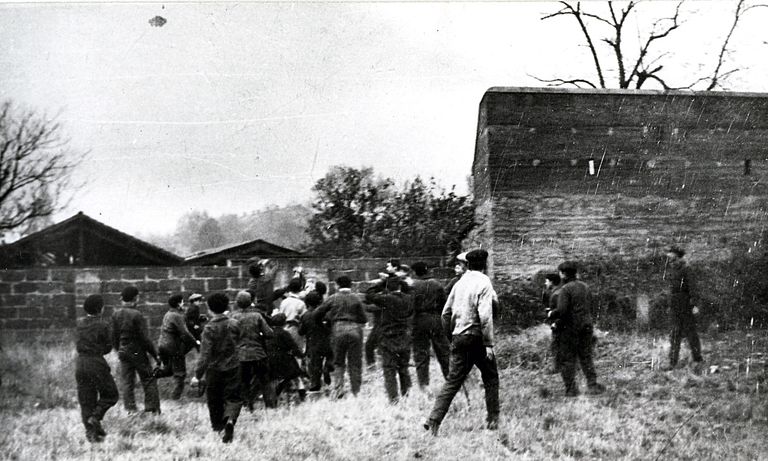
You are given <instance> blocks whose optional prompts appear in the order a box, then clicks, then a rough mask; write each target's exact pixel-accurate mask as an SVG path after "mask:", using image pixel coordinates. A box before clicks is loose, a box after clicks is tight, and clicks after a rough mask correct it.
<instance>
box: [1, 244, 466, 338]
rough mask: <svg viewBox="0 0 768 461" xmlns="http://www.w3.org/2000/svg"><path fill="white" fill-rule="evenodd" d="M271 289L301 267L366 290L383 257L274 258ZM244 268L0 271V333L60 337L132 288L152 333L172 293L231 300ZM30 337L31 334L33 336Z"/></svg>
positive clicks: (243, 283)
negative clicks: (86, 304)
mask: <svg viewBox="0 0 768 461" xmlns="http://www.w3.org/2000/svg"><path fill="white" fill-rule="evenodd" d="M417 259H422V260H424V261H427V262H428V263H429V264H430V265H432V266H433V267H436V268H437V269H436V270H435V273H436V275H437V276H441V277H445V276H446V274H449V273H450V271H451V270H450V269H449V268H440V266H443V263H444V261H443V260H442V259H441V258H414V259H413V260H410V259H409V260H403V261H402V262H404V263H412V262H415V261H416V260H417ZM276 261H277V263H278V272H277V274H276V277H275V286H276V287H280V286H284V285H285V284H287V282H288V280H289V279H290V276H291V270H292V268H293V267H295V266H302V267H304V270H305V273H306V275H307V277H312V278H315V279H317V280H322V281H324V282H327V283H329V285H330V287H331V288H332V289H333V283H332V282H331V281H332V280H334V279H335V278H336V277H338V276H339V275H342V274H346V275H349V276H350V277H351V278H352V279H353V280H354V281H355V288H356V289H358V290H362V289H364V288H366V287H367V286H368V285H367V281H369V280H372V279H374V278H376V277H377V274H378V272H380V271H382V270H383V268H384V266H385V264H386V261H387V260H386V259H385V258H371V259H319V258H290V259H278V260H276ZM249 278H250V276H249V275H248V269H247V267H245V266H233V267H191V266H177V267H146V268H141V267H138V268H137V267H130V268H127V267H123V268H120V267H94V268H39V269H38V268H35V269H26V270H2V271H0V331H3V335H4V336H9V335H10V333H12V332H16V333H15V334H14V335H15V336H16V337H21V336H23V335H24V334H25V332H28V331H31V330H35V331H39V330H48V331H50V332H55V331H57V332H62V331H64V330H67V329H70V328H72V327H73V326H74V324H75V320H76V318H77V317H78V316H81V315H83V312H82V309H81V306H82V304H83V301H84V300H85V298H86V297H87V296H88V295H90V294H94V293H98V294H101V295H102V296H104V301H105V304H106V307H105V315H110V314H111V313H112V311H113V309H114V307H115V306H119V305H120V292H121V291H122V290H123V288H125V287H126V286H128V285H135V286H136V287H137V288H138V289H139V291H140V293H141V295H140V296H141V297H140V305H141V310H142V312H144V313H145V315H146V316H147V318H148V320H149V324H150V327H151V328H157V327H159V326H160V323H161V321H162V317H163V314H164V313H165V311H166V310H167V308H168V307H167V301H168V298H169V297H170V296H171V295H172V294H174V293H183V294H185V295H189V294H191V293H193V292H197V293H201V294H210V293H212V292H224V293H226V294H227V295H228V296H229V297H230V299H234V297H235V295H236V294H237V292H238V291H240V290H242V289H245V288H246V287H247V286H248V280H249ZM33 336H34V335H33Z"/></svg>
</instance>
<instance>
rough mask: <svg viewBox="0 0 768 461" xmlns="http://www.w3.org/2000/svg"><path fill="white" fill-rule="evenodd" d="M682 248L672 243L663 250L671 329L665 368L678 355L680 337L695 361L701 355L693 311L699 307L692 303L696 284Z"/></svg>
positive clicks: (699, 359)
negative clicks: (667, 248)
mask: <svg viewBox="0 0 768 461" xmlns="http://www.w3.org/2000/svg"><path fill="white" fill-rule="evenodd" d="M684 257H685V250H683V249H682V248H680V247H679V246H677V245H673V246H671V247H670V248H669V250H668V251H667V270H666V279H667V280H668V282H669V317H670V323H671V324H672V333H671V335H670V340H669V342H670V344H669V369H672V368H674V367H675V366H676V365H677V361H678V359H679V358H680V342H681V341H682V339H683V337H685V338H686V339H687V340H688V347H690V348H691V356H692V357H693V361H694V362H695V363H696V364H699V363H701V362H702V361H703V360H704V359H703V357H702V356H701V342H700V341H699V335H698V333H697V332H696V317H695V316H696V314H698V313H699V309H698V308H697V307H696V305H695V302H694V301H695V297H696V295H697V293H696V285H695V283H694V280H693V277H692V276H691V271H690V269H689V267H688V263H687V262H686V260H685V259H683V258H684Z"/></svg>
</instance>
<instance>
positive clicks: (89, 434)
mask: <svg viewBox="0 0 768 461" xmlns="http://www.w3.org/2000/svg"><path fill="white" fill-rule="evenodd" d="M85 439H86V440H87V441H89V442H91V443H101V442H103V441H104V437H102V436H100V435H99V434H97V433H96V432H94V431H93V430H86V431H85Z"/></svg>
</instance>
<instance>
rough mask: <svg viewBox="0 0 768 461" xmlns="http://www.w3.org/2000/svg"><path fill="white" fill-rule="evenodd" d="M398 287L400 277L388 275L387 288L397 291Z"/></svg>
mask: <svg viewBox="0 0 768 461" xmlns="http://www.w3.org/2000/svg"><path fill="white" fill-rule="evenodd" d="M399 289H400V279H399V278H397V277H389V278H388V279H387V290H389V291H397V290H399Z"/></svg>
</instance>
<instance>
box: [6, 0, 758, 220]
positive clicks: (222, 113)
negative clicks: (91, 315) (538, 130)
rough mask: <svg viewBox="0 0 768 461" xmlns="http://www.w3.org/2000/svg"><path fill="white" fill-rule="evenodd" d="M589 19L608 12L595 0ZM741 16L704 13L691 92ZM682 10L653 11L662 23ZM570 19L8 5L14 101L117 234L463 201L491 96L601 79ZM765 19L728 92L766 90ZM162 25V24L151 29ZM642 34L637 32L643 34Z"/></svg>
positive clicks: (736, 45) (691, 31) (694, 31)
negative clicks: (270, 208) (424, 192)
mask: <svg viewBox="0 0 768 461" xmlns="http://www.w3.org/2000/svg"><path fill="white" fill-rule="evenodd" d="M588 4H589V6H593V5H594V6H602V4H597V3H596V2H589V3H588ZM733 6H734V3H733V2H715V3H709V2H693V3H691V4H689V6H688V7H687V8H688V9H689V10H690V9H694V10H696V11H697V13H696V14H695V15H691V14H688V15H686V17H687V20H688V23H687V24H685V25H684V26H683V27H681V29H680V30H679V31H677V32H679V33H677V32H676V35H675V37H673V41H670V42H668V43H669V45H670V47H671V48H672V50H671V51H672V52H673V54H672V56H671V58H672V59H674V61H675V62H677V63H679V65H678V66H673V65H672V64H668V65H667V68H668V69H670V68H671V67H674V69H670V71H671V73H670V74H668V75H670V76H674V77H677V78H674V77H673V78H671V80H672V83H676V84H684V83H689V82H690V80H691V77H692V76H695V75H698V73H699V72H701V71H703V70H702V69H699V64H701V63H703V62H705V63H707V64H711V63H712V62H713V60H712V56H709V59H707V56H705V55H703V53H704V52H706V51H710V52H712V51H713V50H714V49H715V47H716V43H717V42H718V41H719V40H720V39H721V38H722V37H723V35H724V34H725V33H726V32H727V29H728V27H729V26H730V23H729V22H728V21H730V16H729V15H730V11H731V10H732V8H733ZM673 7H674V3H671V2H655V3H651V4H648V5H644V8H643V9H642V10H641V11H642V13H643V14H644V15H645V16H646V17H648V18H651V17H654V16H658V15H660V14H663V13H664V12H668V11H670V9H671V8H673ZM557 8H558V6H557V4H554V3H544V2H526V3H522V2H518V3H428V4H414V3H231V4H229V3H218V4H216V3H202V4H197V3H169V4H160V3H152V4H146V3H144V4H130V3H118V4H3V5H0V99H11V100H12V101H14V102H15V103H17V104H19V105H21V106H23V107H27V108H32V109H35V110H38V111H40V112H44V113H47V114H51V115H56V114H58V117H59V120H61V121H62V122H63V125H64V130H65V132H66V133H67V134H68V135H69V136H70V137H71V139H72V146H73V147H74V148H76V149H79V150H87V151H89V152H90V155H89V157H88V159H87V161H86V162H85V163H84V164H83V165H82V166H81V167H80V168H79V170H78V172H77V178H78V180H87V185H86V187H85V188H83V189H82V190H81V191H79V193H78V194H77V195H76V196H75V197H74V199H73V201H72V202H71V205H70V206H69V208H68V209H67V210H66V211H65V212H64V213H61V214H60V215H58V216H56V220H57V221H58V220H61V219H65V218H67V217H69V216H70V215H71V214H73V213H76V212H77V211H80V210H82V211H84V212H85V213H87V214H89V215H91V216H92V217H95V218H96V219H99V220H101V221H102V222H104V223H106V224H108V225H111V226H113V227H116V228H118V229H120V230H122V231H125V232H128V233H132V234H136V235H147V234H150V233H164V232H170V231H171V230H173V228H174V227H175V225H176V221H177V219H178V218H179V217H180V216H181V215H182V214H183V213H185V212H188V211H190V210H193V209H199V210H206V211H208V212H209V213H210V214H212V215H214V216H218V215H220V214H223V213H242V212H248V211H253V210H256V209H259V208H262V207H264V206H267V205H270V204H276V205H285V204H289V203H294V202H302V201H306V200H308V199H309V198H310V197H311V191H310V188H311V186H312V184H313V183H314V182H315V181H316V180H317V179H318V178H320V177H322V176H323V175H324V174H325V172H326V171H327V170H328V168H329V167H330V166H332V165H336V164H346V165H351V166H372V167H373V168H374V169H375V170H376V171H377V172H379V173H382V174H384V175H387V176H391V177H394V178H396V179H397V180H399V181H403V180H406V179H408V178H412V177H413V176H415V175H416V174H420V175H422V176H425V177H429V176H435V177H436V178H437V179H438V180H439V181H440V183H441V184H443V185H444V186H446V187H450V186H451V185H452V184H456V185H457V186H458V187H459V188H460V190H461V191H465V190H466V178H467V176H468V175H469V174H470V173H471V165H472V159H473V155H474V143H475V132H476V128H477V126H476V125H477V108H478V104H479V102H480V99H481V97H482V95H483V93H484V92H485V90H487V89H488V88H489V87H493V86H540V85H541V84H540V83H539V82H537V81H536V80H535V79H534V78H533V77H532V75H535V76H539V77H542V78H546V77H551V76H555V75H557V76H563V75H566V74H572V75H579V76H586V77H590V78H591V77H592V76H593V71H592V69H591V67H590V62H589V56H588V55H587V54H586V50H585V49H584V48H583V47H580V46H579V44H580V43H581V40H582V39H581V36H580V35H579V30H578V26H577V25H576V24H575V23H573V22H572V20H571V19H568V18H560V19H555V20H547V21H541V19H540V18H541V16H542V14H543V13H548V12H553V11H556V10H557ZM766 10H768V8H766ZM766 13H768V11H766V12H762V11H760V10H755V12H754V14H751V15H750V16H748V17H746V18H745V20H744V21H743V23H742V25H741V28H740V29H739V30H738V31H737V34H736V35H735V36H734V39H733V46H732V49H733V50H734V53H733V56H732V58H733V60H732V61H731V62H733V63H735V64H734V65H738V66H739V67H748V70H745V71H743V72H741V73H739V74H737V75H736V78H734V79H732V80H731V81H730V89H733V90H738V91H767V90H768V81H766V80H767V79H766V76H767V75H768V63H767V62H768V60H767V59H766V51H767V50H768V45H766V43H765V42H766V40H768V34H766V33H765V32H764V31H765V27H764V25H765V20H766V19H767V18H768V16H766ZM156 15H159V16H162V17H163V18H165V19H166V20H167V23H166V24H165V25H164V26H163V27H152V26H150V24H149V20H150V19H151V18H153V17H154V16H156ZM635 31H637V28H636V29H635Z"/></svg>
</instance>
